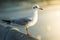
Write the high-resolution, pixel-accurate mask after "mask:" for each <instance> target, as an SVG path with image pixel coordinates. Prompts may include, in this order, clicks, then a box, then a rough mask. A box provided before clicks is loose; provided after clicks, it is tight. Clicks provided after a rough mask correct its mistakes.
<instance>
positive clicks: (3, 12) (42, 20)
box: [0, 0, 60, 40]
mask: <svg viewBox="0 0 60 40" xmlns="http://www.w3.org/2000/svg"><path fill="white" fill-rule="evenodd" d="M34 4H38V5H40V6H41V7H42V8H43V9H44V10H43V11H39V13H40V14H39V19H38V22H37V24H36V25H34V26H33V27H30V28H29V31H30V32H31V34H32V35H33V36H34V37H37V38H40V39H41V40H60V21H59V20H60V0H0V19H18V18H22V17H25V16H26V15H28V14H30V13H32V6H33V5H34ZM16 28H18V29H20V32H23V33H26V31H25V29H24V28H20V27H18V26H16Z"/></svg>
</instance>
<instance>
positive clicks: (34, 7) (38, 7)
mask: <svg viewBox="0 0 60 40" xmlns="http://www.w3.org/2000/svg"><path fill="white" fill-rule="evenodd" d="M33 9H40V10H43V8H41V7H40V6H39V5H37V4H35V5H34V6H33Z"/></svg>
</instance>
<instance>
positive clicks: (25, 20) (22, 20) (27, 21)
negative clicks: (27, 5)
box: [13, 18, 31, 25]
mask: <svg viewBox="0 0 60 40" xmlns="http://www.w3.org/2000/svg"><path fill="white" fill-rule="evenodd" d="M30 21H31V19H28V18H21V19H17V20H14V21H13V22H14V23H16V24H19V25H26V24H27V23H29V22H30Z"/></svg>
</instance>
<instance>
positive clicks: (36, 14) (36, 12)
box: [33, 10, 38, 20]
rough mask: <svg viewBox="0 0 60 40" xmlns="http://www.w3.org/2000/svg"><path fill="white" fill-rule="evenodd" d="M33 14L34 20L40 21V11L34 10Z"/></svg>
mask: <svg viewBox="0 0 60 40" xmlns="http://www.w3.org/2000/svg"><path fill="white" fill-rule="evenodd" d="M33 12H34V15H33V18H34V19H36V20H37V19H38V10H34V11H33Z"/></svg>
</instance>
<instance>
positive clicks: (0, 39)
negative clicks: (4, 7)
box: [0, 26, 38, 40]
mask: <svg viewBox="0 0 60 40" xmlns="http://www.w3.org/2000/svg"><path fill="white" fill-rule="evenodd" d="M0 40H38V39H36V38H34V37H28V36H27V35H26V34H24V33H21V32H19V30H16V28H12V27H4V26H0Z"/></svg>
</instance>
